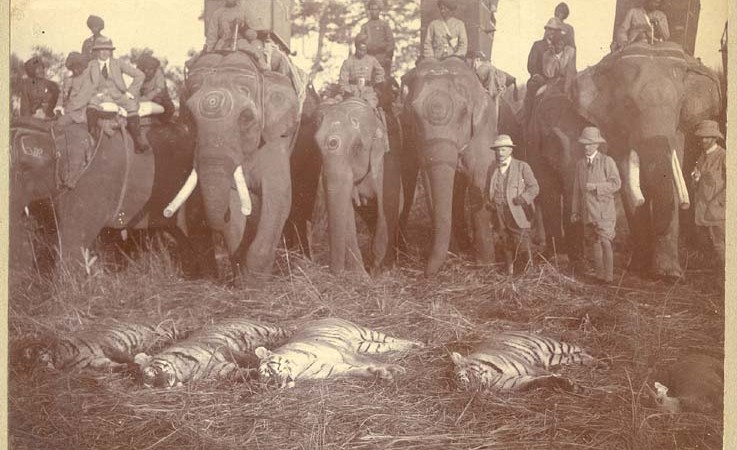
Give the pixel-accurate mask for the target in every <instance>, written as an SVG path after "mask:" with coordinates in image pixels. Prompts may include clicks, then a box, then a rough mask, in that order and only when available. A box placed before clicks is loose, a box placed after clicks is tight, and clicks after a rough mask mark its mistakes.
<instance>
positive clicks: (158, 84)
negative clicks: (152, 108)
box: [136, 55, 174, 121]
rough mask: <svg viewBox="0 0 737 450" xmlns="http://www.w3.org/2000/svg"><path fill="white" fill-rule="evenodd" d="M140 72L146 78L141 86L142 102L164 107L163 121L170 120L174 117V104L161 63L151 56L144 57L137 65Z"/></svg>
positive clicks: (139, 59)
mask: <svg viewBox="0 0 737 450" xmlns="http://www.w3.org/2000/svg"><path fill="white" fill-rule="evenodd" d="M136 66H137V67H138V70H140V71H141V72H143V74H144V75H145V78H144V80H143V84H142V85H141V100H142V101H150V102H154V103H158V104H159V105H161V106H163V107H164V113H163V114H162V115H161V119H162V120H165V121H166V120H169V119H171V116H172V115H174V102H172V101H171V97H170V96H169V89H168V88H167V87H166V78H165V77H164V72H163V71H162V70H161V62H160V61H159V60H158V59H157V58H154V57H153V56H151V55H142V56H141V57H140V58H138V62H137V63H136Z"/></svg>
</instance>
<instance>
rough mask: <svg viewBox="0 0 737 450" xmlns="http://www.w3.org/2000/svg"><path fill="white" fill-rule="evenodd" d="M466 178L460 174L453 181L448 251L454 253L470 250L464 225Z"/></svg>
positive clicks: (466, 227) (465, 225)
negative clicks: (451, 220) (451, 217)
mask: <svg viewBox="0 0 737 450" xmlns="http://www.w3.org/2000/svg"><path fill="white" fill-rule="evenodd" d="M468 186H469V183H468V176H466V175H465V174H464V173H462V172H458V173H456V176H455V179H454V180H453V206H452V211H453V212H452V214H453V222H452V227H451V228H452V232H451V240H450V251H451V252H454V253H461V252H466V251H468V250H469V249H470V248H471V239H470V237H469V235H468V225H467V224H466V191H467V189H468Z"/></svg>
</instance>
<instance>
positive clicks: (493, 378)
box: [451, 331, 593, 390]
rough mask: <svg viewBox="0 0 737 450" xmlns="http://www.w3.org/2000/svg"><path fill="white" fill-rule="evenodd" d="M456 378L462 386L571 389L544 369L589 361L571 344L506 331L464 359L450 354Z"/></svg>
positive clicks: (562, 380)
mask: <svg viewBox="0 0 737 450" xmlns="http://www.w3.org/2000/svg"><path fill="white" fill-rule="evenodd" d="M451 357H452V359H453V362H454V364H455V372H456V379H457V380H458V381H459V382H460V383H461V384H462V385H464V386H469V385H480V386H482V387H484V388H486V389H492V390H514V389H522V388H526V387H532V386H536V385H541V386H543V385H556V386H561V387H564V388H572V387H575V386H574V385H573V384H572V383H571V382H570V380H568V379H567V378H563V377H559V376H557V375H552V374H550V373H549V372H548V371H547V370H548V369H549V368H550V367H556V366H560V365H564V364H571V363H580V364H586V363H588V362H593V358H592V357H591V356H590V355H588V354H587V353H586V352H584V351H583V349H582V348H581V347H580V346H578V345H574V344H569V343H567V342H561V341H557V340H555V339H551V338H548V337H545V336H538V335H535V334H532V333H524V332H515V331H508V332H502V333H500V334H498V335H496V336H495V337H494V338H493V339H492V340H491V341H487V342H482V343H481V344H479V345H478V346H477V348H476V349H475V350H474V351H473V352H472V353H471V354H470V355H469V356H467V357H464V356H461V355H460V354H458V353H455V352H454V353H452V354H451Z"/></svg>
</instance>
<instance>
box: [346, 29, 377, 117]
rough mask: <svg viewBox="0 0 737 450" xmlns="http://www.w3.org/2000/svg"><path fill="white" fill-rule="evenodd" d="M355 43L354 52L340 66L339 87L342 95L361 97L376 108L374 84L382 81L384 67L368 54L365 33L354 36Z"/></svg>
mask: <svg viewBox="0 0 737 450" xmlns="http://www.w3.org/2000/svg"><path fill="white" fill-rule="evenodd" d="M355 45H356V52H355V54H353V55H350V56H348V59H346V60H345V61H344V62H343V65H342V66H341V68H340V79H339V84H340V88H341V91H342V92H343V93H344V95H346V96H350V97H358V98H361V99H363V100H365V101H366V102H367V103H368V104H369V105H371V106H372V107H374V108H376V107H378V103H379V101H378V97H377V95H376V91H375V90H374V86H376V85H378V84H381V83H384V69H383V68H382V67H381V64H379V62H378V61H377V60H376V58H374V57H373V56H371V55H369V54H368V46H367V45H366V36H365V35H361V34H359V35H358V36H356V41H355Z"/></svg>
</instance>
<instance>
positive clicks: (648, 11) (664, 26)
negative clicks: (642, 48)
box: [612, 0, 670, 50]
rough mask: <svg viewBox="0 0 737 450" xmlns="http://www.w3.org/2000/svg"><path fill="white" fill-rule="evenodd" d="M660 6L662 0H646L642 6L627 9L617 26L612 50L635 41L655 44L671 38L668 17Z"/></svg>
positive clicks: (619, 48)
mask: <svg viewBox="0 0 737 450" xmlns="http://www.w3.org/2000/svg"><path fill="white" fill-rule="evenodd" d="M659 7H660V0H644V1H643V4H642V6H639V7H636V8H631V9H630V10H629V11H627V15H626V16H625V17H624V20H623V21H622V23H621V24H620V25H619V27H617V31H616V34H615V41H614V43H613V44H612V50H621V49H623V48H624V47H626V46H628V45H629V44H632V43H635V42H647V43H650V44H654V43H656V42H662V41H667V40H668V38H670V30H669V29H668V17H667V16H666V15H665V13H664V12H663V11H661V10H659V9H658V8H659Z"/></svg>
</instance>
